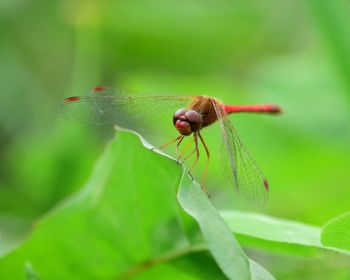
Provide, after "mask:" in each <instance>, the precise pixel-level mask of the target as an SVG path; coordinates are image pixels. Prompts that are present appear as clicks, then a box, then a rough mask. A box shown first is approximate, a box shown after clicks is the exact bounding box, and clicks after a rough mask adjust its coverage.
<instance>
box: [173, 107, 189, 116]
mask: <svg viewBox="0 0 350 280" xmlns="http://www.w3.org/2000/svg"><path fill="white" fill-rule="evenodd" d="M186 112H187V110H186V109H179V110H177V111H176V112H175V114H174V118H179V117H181V116H183V115H185V114H186Z"/></svg>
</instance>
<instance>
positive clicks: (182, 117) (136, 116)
mask: <svg viewBox="0 0 350 280" xmlns="http://www.w3.org/2000/svg"><path fill="white" fill-rule="evenodd" d="M179 108H180V109H179ZM241 112H247V113H267V114H276V113H280V112H281V109H280V108H279V107H278V106H276V105H225V104H224V103H222V102H220V101H219V100H217V99H215V98H212V97H208V96H163V95H157V96H154V95H152V96H150V95H147V96H138V95H135V94H134V96H129V93H128V92H123V91H122V90H118V89H114V88H110V87H104V86H97V87H94V88H93V89H92V90H91V91H90V92H89V93H88V94H87V95H85V96H73V97H68V98H65V99H64V100H63V102H62V103H60V104H59V106H58V113H59V114H60V115H61V116H62V117H63V118H66V119H69V120H73V121H78V122H81V123H88V124H95V125H118V126H121V127H124V128H128V129H132V130H135V131H138V132H140V133H141V134H143V135H144V136H145V135H148V134H149V132H152V133H153V134H155V135H158V136H159V135H162V134H163V135H162V136H164V134H165V132H166V129H164V128H165V127H166V126H167V125H168V123H169V122H170V121H171V119H172V122H173V125H174V126H175V128H176V129H177V131H178V132H179V134H180V135H179V136H177V137H176V138H174V139H173V140H171V141H169V142H167V143H165V144H163V145H161V146H159V148H160V149H161V148H164V147H166V146H168V145H170V144H172V143H175V142H177V144H176V150H177V152H178V161H180V159H181V158H183V161H182V162H184V161H185V160H187V159H188V158H190V157H191V156H192V155H193V154H195V155H196V157H195V160H194V163H193V165H192V166H191V167H190V169H189V174H191V171H192V170H193V168H194V167H195V165H196V164H197V161H198V158H199V145H200V144H201V145H202V146H203V148H204V150H205V153H206V158H207V161H206V167H205V172H204V173H203V178H202V184H201V186H202V189H203V190H204V191H205V192H206V193H207V194H208V192H207V191H206V189H205V187H204V181H205V176H206V173H207V169H208V163H209V158H210V154H209V149H208V147H207V145H206V143H205V141H204V138H203V136H202V134H201V131H202V129H203V128H205V127H207V126H209V125H211V124H213V123H215V122H218V123H219V125H220V128H221V134H222V140H223V148H222V155H223V156H224V158H223V162H224V174H225V175H226V177H227V178H228V179H229V181H230V182H231V184H232V185H233V186H234V188H235V190H236V191H237V193H238V194H240V195H241V196H242V197H244V198H245V199H246V200H248V202H250V203H251V204H255V205H262V204H264V203H265V202H266V200H267V198H268V191H269V185H268V182H267V180H266V179H265V177H264V176H263V174H262V172H261V170H260V168H259V167H258V165H257V164H256V162H255V160H254V159H253V158H252V157H251V156H250V154H249V153H248V151H247V150H246V148H245V146H244V145H243V144H242V143H241V141H240V139H239V137H238V134H237V132H236V130H235V129H234V127H233V125H232V123H231V121H230V119H229V118H228V115H229V114H234V113H241ZM150 124H151V128H150V126H149V125H150ZM190 135H193V139H192V141H190V142H189V143H188V144H187V145H186V146H185V147H184V148H183V149H182V150H181V151H179V147H180V145H181V143H183V140H184V139H185V137H186V136H190ZM163 139H164V138H163ZM193 143H194V149H193V150H192V151H191V152H190V153H187V151H188V149H189V148H190V147H191V145H193ZM186 153H187V154H186Z"/></svg>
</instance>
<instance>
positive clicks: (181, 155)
mask: <svg viewBox="0 0 350 280" xmlns="http://www.w3.org/2000/svg"><path fill="white" fill-rule="evenodd" d="M192 143H193V140H191V141H190V142H188V143H187V145H186V146H185V147H184V148H183V149H182V151H181V152H180V153H179V155H178V157H177V159H176V161H177V162H179V164H180V165H182V164H183V163H184V162H185V161H186V159H188V158H189V157H190V155H192V154H193V153H194V152H195V151H193V152H191V153H190V154H189V155H187V156H186V157H185V159H184V160H183V161H182V162H180V159H181V158H182V157H183V156H184V155H185V154H186V151H187V150H188V149H189V148H190V147H191V145H192Z"/></svg>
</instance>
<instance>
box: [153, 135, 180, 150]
mask: <svg viewBox="0 0 350 280" xmlns="http://www.w3.org/2000/svg"><path fill="white" fill-rule="evenodd" d="M181 138H183V135H179V136H178V137H176V138H174V139H173V140H170V141H169V142H166V143H165V144H163V145H161V146H159V147H158V148H155V147H153V148H152V151H153V150H155V149H159V150H161V149H163V148H165V147H167V146H169V145H171V144H172V143H174V142H176V141H177V140H179V139H181Z"/></svg>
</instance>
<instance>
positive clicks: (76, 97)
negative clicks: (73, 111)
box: [64, 96, 80, 102]
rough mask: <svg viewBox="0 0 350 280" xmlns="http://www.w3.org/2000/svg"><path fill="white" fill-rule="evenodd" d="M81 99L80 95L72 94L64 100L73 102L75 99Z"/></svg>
mask: <svg viewBox="0 0 350 280" xmlns="http://www.w3.org/2000/svg"><path fill="white" fill-rule="evenodd" d="M78 100H80V97H79V96H72V97H68V98H65V99H64V102H73V101H78Z"/></svg>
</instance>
